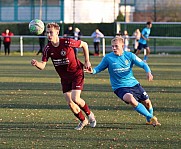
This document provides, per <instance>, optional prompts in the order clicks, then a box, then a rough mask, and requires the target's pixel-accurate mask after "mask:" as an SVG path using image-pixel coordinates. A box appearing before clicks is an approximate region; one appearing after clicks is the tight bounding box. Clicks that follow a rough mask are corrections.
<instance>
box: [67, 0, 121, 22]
mask: <svg viewBox="0 0 181 149" xmlns="http://www.w3.org/2000/svg"><path fill="white" fill-rule="evenodd" d="M119 3H120V0H75V9H74V5H73V0H65V7H64V12H65V13H64V22H65V23H101V22H104V23H111V22H114V19H115V18H117V15H118V13H119ZM74 10H75V11H74ZM74 12H75V13H74ZM74 14H75V17H74Z"/></svg>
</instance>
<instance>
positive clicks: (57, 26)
mask: <svg viewBox="0 0 181 149" xmlns="http://www.w3.org/2000/svg"><path fill="white" fill-rule="evenodd" d="M46 28H55V29H56V30H60V26H59V25H58V24H57V23H55V22H52V23H48V24H47V25H46Z"/></svg>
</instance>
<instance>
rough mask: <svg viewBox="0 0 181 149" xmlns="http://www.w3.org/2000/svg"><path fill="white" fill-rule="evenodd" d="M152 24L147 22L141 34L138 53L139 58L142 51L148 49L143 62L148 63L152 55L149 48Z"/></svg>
mask: <svg viewBox="0 0 181 149" xmlns="http://www.w3.org/2000/svg"><path fill="white" fill-rule="evenodd" d="M151 27H152V23H151V22H147V23H146V27H145V28H144V29H143V30H142V32H141V38H140V40H139V45H138V49H137V51H136V53H135V54H136V55H137V56H138V55H139V54H140V52H141V50H142V49H146V55H144V58H143V61H144V62H147V60H148V55H149V54H150V48H149V47H148V44H147V41H149V38H148V37H149V35H150V32H151Z"/></svg>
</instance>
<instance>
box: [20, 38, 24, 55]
mask: <svg viewBox="0 0 181 149" xmlns="http://www.w3.org/2000/svg"><path fill="white" fill-rule="evenodd" d="M20 53H21V56H23V36H20Z"/></svg>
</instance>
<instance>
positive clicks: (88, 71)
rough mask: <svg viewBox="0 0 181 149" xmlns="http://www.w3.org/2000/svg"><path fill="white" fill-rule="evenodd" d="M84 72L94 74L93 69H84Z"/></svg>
mask: <svg viewBox="0 0 181 149" xmlns="http://www.w3.org/2000/svg"><path fill="white" fill-rule="evenodd" d="M84 72H87V73H93V69H92V67H89V68H88V69H84Z"/></svg>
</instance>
